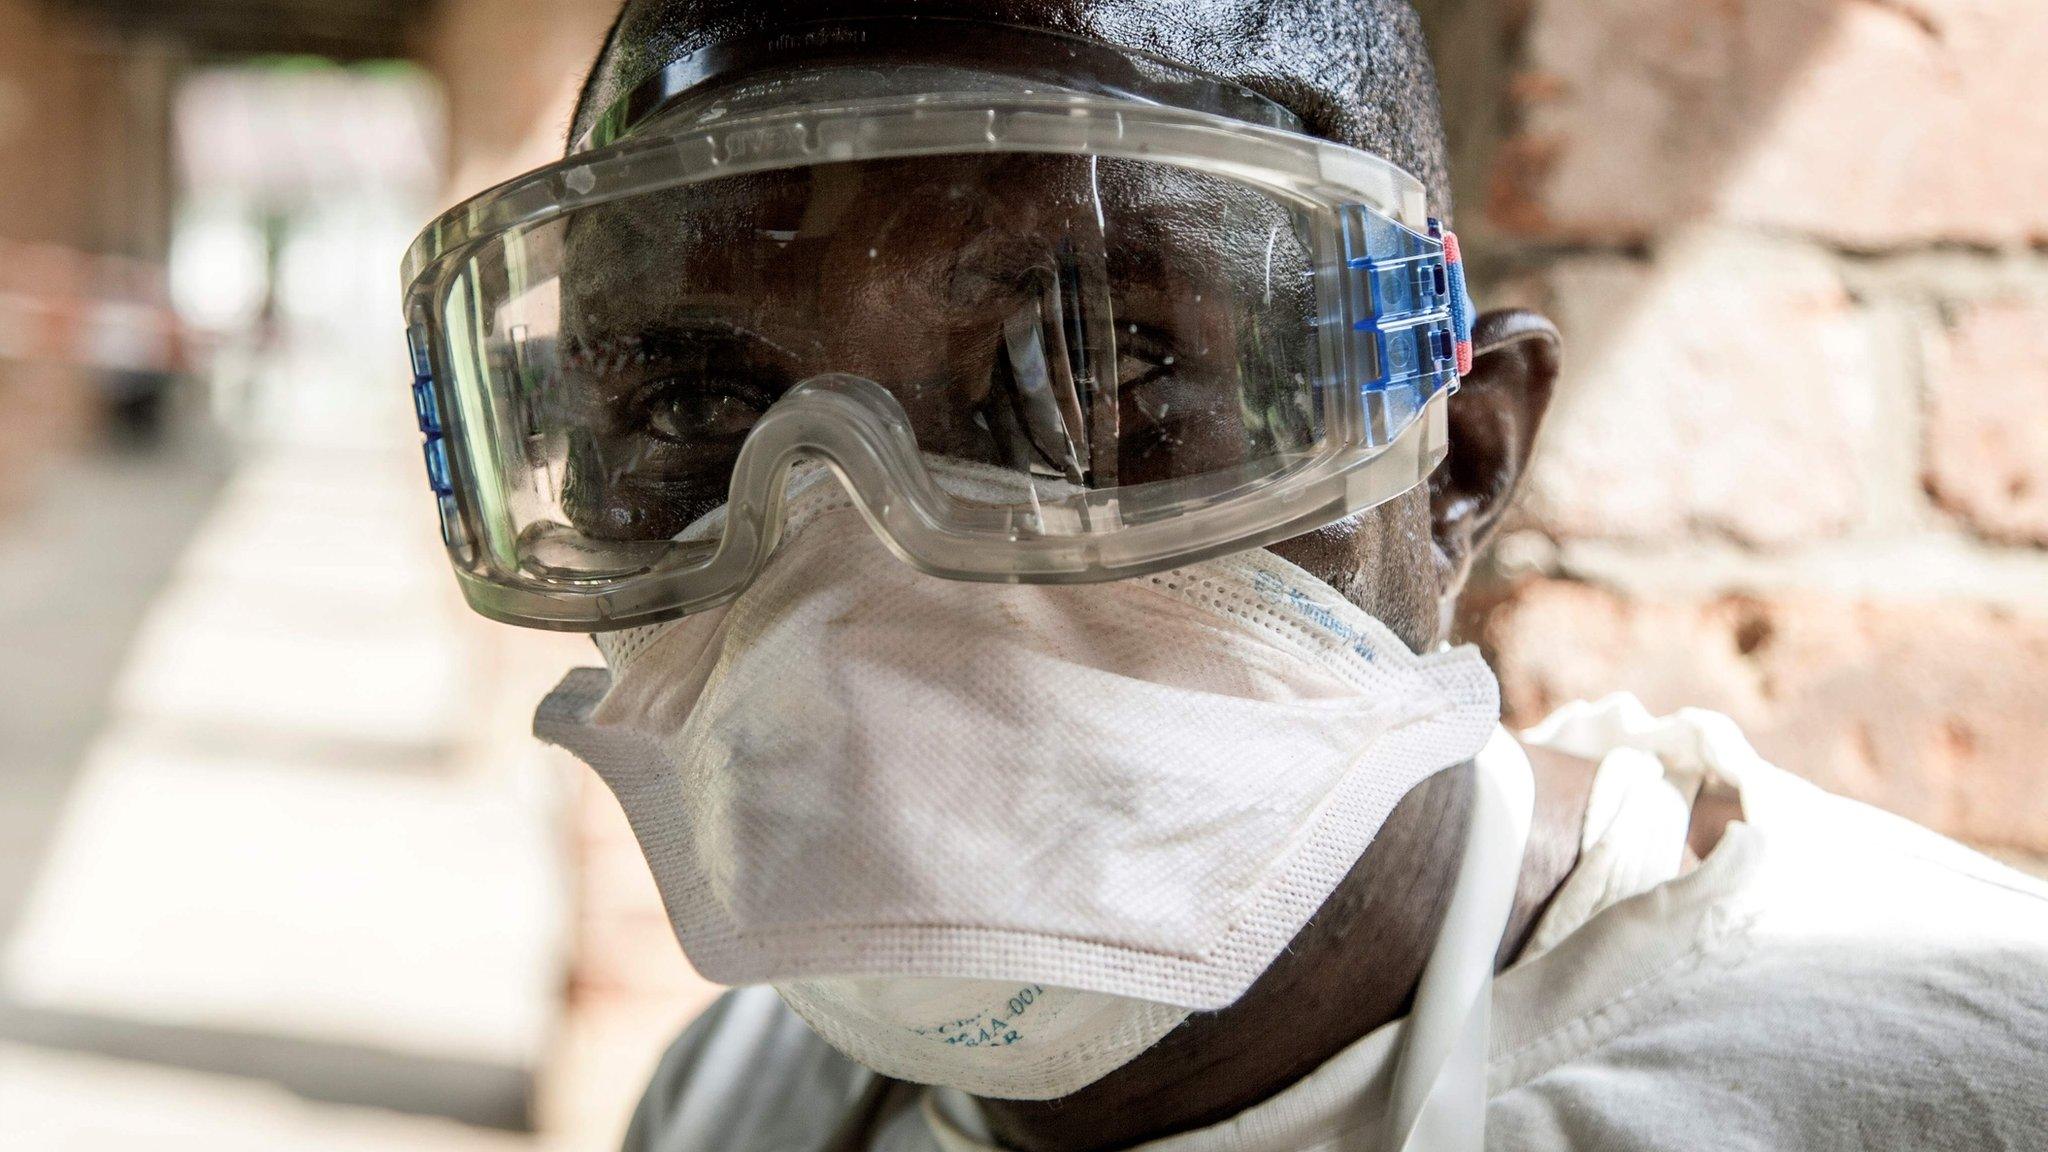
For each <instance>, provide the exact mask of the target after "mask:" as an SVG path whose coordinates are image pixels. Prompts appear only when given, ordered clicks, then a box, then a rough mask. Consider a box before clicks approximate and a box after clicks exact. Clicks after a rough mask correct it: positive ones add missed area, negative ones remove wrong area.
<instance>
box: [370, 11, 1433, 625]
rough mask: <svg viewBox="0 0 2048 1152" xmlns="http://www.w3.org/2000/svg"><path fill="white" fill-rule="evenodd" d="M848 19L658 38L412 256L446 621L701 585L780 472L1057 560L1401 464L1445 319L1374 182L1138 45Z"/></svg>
mask: <svg viewBox="0 0 2048 1152" xmlns="http://www.w3.org/2000/svg"><path fill="white" fill-rule="evenodd" d="M883 23H885V22H877V21H867V22H850V23H840V24H833V25H820V26H816V27H815V28H812V29H809V30H807V31H806V32H805V33H803V34H801V35H790V36H783V37H778V38H776V39H775V40H771V41H764V42H761V43H759V44H753V45H738V46H734V45H723V46H720V47H718V48H714V49H708V50H706V51H705V52H702V53H699V54H697V55H696V56H693V57H689V58H686V59H684V60H682V61H679V62H678V63H677V64H675V65H673V66H671V67H670V68H669V69H667V70H666V71H664V72H663V73H662V74H661V75H659V76H657V77H656V78H655V79H654V80H653V81H650V82H649V84H648V85H647V86H646V87H645V88H643V89H641V90H639V91H636V92H634V93H632V94H630V95H628V96H627V97H626V98H625V99H623V100H622V101H621V102H620V104H619V105H618V107H616V108H614V109H612V110H611V111H610V112H609V113H608V114H607V115H606V116H605V117H603V118H602V119H601V120H600V121H599V122H598V125H597V127H596V128H595V129H593V130H592V132H591V134H590V135H589V136H587V137H586V138H585V140H584V141H583V142H582V143H581V144H580V145H579V147H578V149H577V150H576V151H574V152H573V153H572V154H571V156H570V157H569V158H568V159H567V160H564V161H562V162H560V163H556V164H553V165H550V166H548V167H546V168H543V169H540V170H539V171H536V172H533V173H531V174H529V175H527V176H524V177H521V178H519V179H517V180H514V181H512V182H510V183H508V184H505V185H503V186H500V187H499V188H496V189H493V190H492V191H490V192H488V193H485V194H484V195H482V196H479V197H477V198H476V199H474V200H471V201H469V202H468V203H466V204H463V205H461V206H459V207H457V208H456V209H454V210H453V211H451V212H449V213H448V214H447V215H445V216H444V217H442V218H441V219H440V220H439V221H437V222H435V223H434V224H433V225H432V226H430V227H429V228H428V229H427V230H426V232H425V233H424V234H423V235H422V236H421V237H420V239H419V240H418V241H417V242H416V243H415V244H414V246H413V248H412V250H411V252H410V253H409V254H408V255H407V257H406V262H405V279H406V284H407V292H406V316H407V322H408V326H409V334H410V339H411V346H412V353H413V360H414V371H415V380H414V384H413V392H414V398H415V401H416V404H417V410H418V415H419V423H420V429H421V431H422V432H423V433H424V434H425V436H426V457H427V469H428V474H429V479H430V482H431V484H432V487H433V490H434V493H435V495H436V497H437V498H438V501H439V504H440V510H441V521H442V530H443V535H444V538H445V541H446V543H447V546H448V549H449V553H450V556H451V557H452V559H453V561H454V564H455V568H456V572H457V574H458V576H459V577H460V579H461V581H462V585H463V589H464V592H465V594H466V595H467V597H468V598H469V601H470V603H471V604H472V605H473V606H474V607H475V608H477V609H478V610H479V611H481V612H482V613H484V614H485V615H487V616H491V617H494V618H496V619H500V620H505V621H509V622H512V623H517V624H524V625H530V626H535V627H542V628H554V629H570V630H585V631H601V630H605V629H612V628H622V627H627V626H632V625H638V624H646V623H651V622H654V621H658V620H662V619H666V618H670V617H674V616H677V615H681V614H684V613H688V612H692V611H697V610H701V609H704V608H708V607H711V606H713V605H716V604H719V603H722V602H724V601H726V600H729V599H731V598H732V597H733V596H735V595H737V594H738V593H739V592H740V591H741V590H742V589H743V588H745V586H746V585H747V583H748V582H749V581H750V580H751V578H752V577H753V575H754V574H755V573H756V572H757V571H758V570H759V569H760V567H761V566H762V564H763V563H764V562H765V561H766V559H767V557H768V555H769V554H770V552H771V551H772V550H773V549H774V547H775V545H776V542H777V539H778V536H779V533H780V531H781V527H782V513H783V501H784V496H785V482H786V480H787V478H788V476H789V473H790V471H791V469H792V467H793V466H794V465H796V464H797V463H799V462H800V461H813V462H817V463H819V464H822V465H823V466H825V467H827V468H829V469H830V471H831V472H832V473H834V474H836V478H837V481H838V482H839V483H840V484H841V485H842V486H843V487H844V488H845V490H846V492H847V494H848V496H849V498H850V500H851V502H852V504H853V505H854V506H855V507H856V508H857V509H858V510H859V512H860V513H861V514H862V515H863V516H864V517H865V518H866V520H867V521H868V523H869V524H870V525H871V526H872V527H873V528H874V530H875V531H876V532H877V533H879V534H880V535H881V537H882V538H883V539H884V540H885V541H886V542H887V543H888V545H889V547H890V548H891V549H892V550H893V551H894V552H895V553H896V554H897V555H899V556H900V557H901V558H902V559H903V560H905V561H906V562H908V563H910V564H913V565H916V566H917V567H918V568H920V569H922V570H924V571H927V572H930V573H933V574H935V575H939V576H944V577H951V578H956V579H964V580H984V581H1010V582H1017V581H1029V582H1077V581H1094V580H1108V579H1116V578H1120V577H1127V576H1134V575H1140V574H1143V573H1147V572H1152V571H1157V570H1160V569H1163V568H1168V567H1173V566H1176V565H1180V564H1184V563H1189V562H1192V561H1195V560H1199V559H1203V558H1207V557H1211V556H1215V555H1220V554H1222V553H1226V552H1230V551H1235V550H1238V549H1243V548H1250V547H1256V546H1260V545H1263V544H1267V543H1271V542H1273V541H1276V540H1280V539H1283V538H1285V537H1288V536H1292V535H1296V534H1299V533H1301V532H1304V531H1308V530H1311V529H1314V528H1317V527H1320V526H1323V525H1325V524H1328V523H1330V522H1333V521H1335V520H1338V519H1340V518H1342V517H1345V516H1347V515H1351V514H1353V513H1356V512H1358V511H1361V510H1363V509H1365V508H1368V507H1370V506H1372V505H1374V504H1377V503H1379V502H1382V501H1384V500H1387V499H1390V498H1392V497H1394V496H1396V495H1399V494H1400V493H1402V492H1404V491H1406V490H1408V489H1410V488H1412V487H1414V486H1415V485H1416V484H1418V483H1420V482H1421V481H1422V480H1423V479H1424V478H1426V477H1427V476H1428V474H1429V472H1430V471H1431V470H1432V469H1433V468H1434V467H1435V465H1436V464H1437V462H1438V461H1439V460H1440V459H1441V458H1442V455H1443V452H1444V450H1445V436H1446V433H1445V418H1444V412H1443V406H1444V398H1445V397H1446V395H1447V394H1448V393H1449V392H1450V391H1451V390H1452V389H1453V388H1454V387H1455V385H1456V383H1457V380H1458V376H1459V373H1460V370H1461V361H1462V362H1463V364H1464V365H1469V357H1470V342H1469V341H1470V331H1471V309H1470V306H1469V303H1468V302H1467V300H1466V297H1465V294H1464V285H1463V274H1462V271H1463V270H1462V267H1461V266H1460V264H1459V262H1458V257H1457V252H1456V242H1455V238H1454V237H1450V236H1448V235H1447V234H1445V233H1444V232H1443V231H1442V230H1441V229H1440V228H1439V227H1438V226H1437V224H1436V222H1434V221H1432V220H1430V219H1429V218H1428V217H1427V212H1426V207H1425V193H1424V189H1423V186H1422V185H1421V183H1420V182H1419V181H1417V180H1416V179H1415V178H1414V177H1412V176H1410V175H1409V174H1408V173H1406V172H1403V171H1402V170H1400V169H1399V168H1398V167H1396V166H1394V165H1393V164H1391V163H1389V162H1388V161H1386V160H1384V159H1381V158H1379V157H1376V156H1373V155H1370V154H1367V153H1365V152H1361V151H1358V150H1356V149H1352V148H1347V147H1343V146H1341V145H1337V144H1333V143H1330V142H1328V141H1324V140H1319V139H1316V138H1313V137H1310V136H1307V135H1304V134H1302V133H1301V131H1300V130H1299V124H1298V123H1297V122H1296V121H1295V119H1294V118H1293V116H1291V115H1290V114H1289V113H1288V112H1286V111H1285V110H1284V109H1282V108H1280V107H1279V106H1278V105H1276V104H1273V103H1272V102H1270V101H1268V100H1266V99H1264V98H1263V97H1260V96H1258V95H1256V94H1254V93H1251V92H1249V91H1246V90H1244V89H1241V88H1237V87H1235V86H1233V85H1229V84H1226V83H1223V82H1221V81H1218V80H1215V79H1213V78H1209V77H1206V76H1201V75H1197V74H1192V73H1188V72H1186V71H1184V70H1181V69H1178V68H1176V67H1174V66H1172V65H1169V64H1166V63H1164V62H1161V61H1158V60H1155V59H1151V58H1148V57H1144V56H1140V55H1134V54H1130V53H1123V52H1117V51H1112V50H1108V49H1105V48H1103V47H1101V46H1100V45H1095V44H1092V43H1089V42H1084V41H1079V40H1072V39H1069V38H1066V37H1060V36H1052V35H1047V34H1042V33H1027V32H1021V31H1017V30H1013V29H998V28H990V27H988V26H984V25H975V26H965V27H963V26H960V25H958V24H957V23H955V22H950V21H936V20H924V21H890V22H886V24H887V27H886V28H885V27H882V24H883ZM934 60H943V61H944V63H943V64H935V63H933V62H932V61H934ZM962 476H967V477H971V482H962V481H961V480H960V478H961V477H962Z"/></svg>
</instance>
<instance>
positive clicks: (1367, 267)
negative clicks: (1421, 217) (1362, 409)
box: [1338, 204, 1472, 439]
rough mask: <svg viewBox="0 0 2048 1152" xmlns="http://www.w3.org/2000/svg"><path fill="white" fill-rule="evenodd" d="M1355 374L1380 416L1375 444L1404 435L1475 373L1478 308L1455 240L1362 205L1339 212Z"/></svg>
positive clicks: (1437, 228) (1436, 228)
mask: <svg viewBox="0 0 2048 1152" xmlns="http://www.w3.org/2000/svg"><path fill="white" fill-rule="evenodd" d="M1338 221H1339V231H1340V237H1339V241H1340V244H1341V255H1342V258H1343V262H1344V267H1343V270H1342V272H1341V274H1340V275H1341V277H1342V280H1343V291H1342V293H1341V296H1342V301H1341V308H1342V311H1343V315H1342V316H1341V318H1340V319H1341V321H1342V326H1343V327H1344V328H1345V329H1347V330H1348V335H1347V338H1346V341H1345V344H1346V352H1347V360H1348V362H1349V363H1348V370H1349V371H1351V372H1352V373H1354V374H1355V375H1356V376H1357V377H1358V378H1359V387H1360V388H1361V389H1362V390H1363V391H1364V392H1365V393H1366V395H1367V397H1368V399H1369V400H1371V401H1372V402H1373V404H1374V407H1375V409H1376V415H1377V419H1376V423H1377V424H1378V425H1379V427H1378V428H1376V429H1375V435H1376V436H1384V437H1386V438H1387V439H1391V438H1392V437H1393V436H1396V435H1399V434H1400V432H1401V430H1403V429H1405V428H1406V427H1407V426H1408V425H1409V423H1410V422H1412V421H1413V419H1414V418H1415V416H1416V415H1417V414H1419V413H1420V412H1421V410H1422V408H1423V406H1424V405H1426V404H1428V403H1429V401H1430V400H1432V399H1434V398H1435V397H1436V395H1437V394H1438V393H1440V392H1444V391H1448V390H1454V389H1455V388H1456V387H1457V384H1458V377H1459V375H1460V374H1461V373H1462V372H1464V371H1467V370H1469V369H1470V366H1471V348H1472V319H1471V317H1472V306H1471V298H1470V296H1469V295H1468V294H1467V291H1466V287H1465V266H1464V262H1463V260H1462V259H1460V254H1459V251H1458V247H1457V237H1456V236H1455V235H1452V234H1451V233H1448V232H1445V231H1444V230H1443V228H1442V226H1441V225H1440V224H1438V223H1437V222H1436V221H1434V220H1432V221H1430V223H1429V231H1428V232H1427V233H1424V232H1417V231H1416V230H1415V229H1413V228H1409V227H1407V226H1406V225H1404V224H1402V223H1401V222H1399V221H1397V220H1395V219H1394V218H1393V217H1391V216H1388V215H1386V214H1385V213H1383V212H1380V211H1377V210H1376V209H1373V208H1368V207H1366V206H1365V205H1362V204H1354V205H1348V206H1346V207H1345V208H1342V209H1340V210H1339V212H1338Z"/></svg>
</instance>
